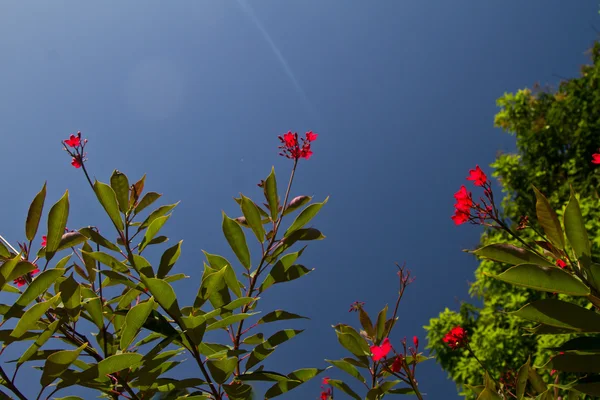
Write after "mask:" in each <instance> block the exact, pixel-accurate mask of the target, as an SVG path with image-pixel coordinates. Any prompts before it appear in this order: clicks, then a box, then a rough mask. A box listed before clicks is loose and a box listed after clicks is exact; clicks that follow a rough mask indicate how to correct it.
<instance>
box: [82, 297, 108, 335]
mask: <svg viewBox="0 0 600 400" xmlns="http://www.w3.org/2000/svg"><path fill="white" fill-rule="evenodd" d="M83 308H84V309H85V310H86V311H87V312H88V314H90V317H91V318H92V322H94V324H96V326H97V327H98V329H104V318H103V314H102V302H101V301H100V297H94V298H91V299H88V300H87V301H85V302H84V303H83Z"/></svg>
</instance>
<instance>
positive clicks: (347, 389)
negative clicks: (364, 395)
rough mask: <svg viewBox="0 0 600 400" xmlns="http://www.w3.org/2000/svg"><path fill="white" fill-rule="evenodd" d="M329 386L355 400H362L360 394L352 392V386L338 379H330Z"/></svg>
mask: <svg viewBox="0 0 600 400" xmlns="http://www.w3.org/2000/svg"><path fill="white" fill-rule="evenodd" d="M329 384H330V385H331V386H333V387H334V388H336V389H339V390H341V391H342V392H344V393H346V394H347V395H348V396H350V397H352V398H353V399H355V400H361V397H360V396H359V395H358V394H356V392H355V391H354V390H352V389H351V388H350V386H348V385H347V384H345V383H344V382H342V381H340V380H337V379H329Z"/></svg>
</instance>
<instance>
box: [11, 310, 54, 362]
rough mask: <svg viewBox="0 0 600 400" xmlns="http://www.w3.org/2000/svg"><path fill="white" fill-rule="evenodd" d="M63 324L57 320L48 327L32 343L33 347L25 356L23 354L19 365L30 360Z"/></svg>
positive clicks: (26, 351) (28, 349)
mask: <svg viewBox="0 0 600 400" xmlns="http://www.w3.org/2000/svg"><path fill="white" fill-rule="evenodd" d="M61 322H62V321H60V320H58V319H57V320H56V321H54V322H52V323H51V324H50V325H48V327H47V328H46V329H45V330H44V331H43V332H42V333H40V335H39V336H38V337H37V339H36V340H35V342H34V343H32V344H31V346H29V347H28V348H27V350H25V352H24V353H23V354H21V356H20V357H19V360H18V361H17V365H21V364H23V363H24V362H25V361H27V360H29V359H30V357H31V356H33V355H34V354H35V353H36V352H37V351H38V350H39V349H40V348H41V347H42V346H43V345H44V344H46V342H47V341H48V339H50V338H51V337H52V335H54V333H55V332H56V331H57V330H58V328H59V324H61Z"/></svg>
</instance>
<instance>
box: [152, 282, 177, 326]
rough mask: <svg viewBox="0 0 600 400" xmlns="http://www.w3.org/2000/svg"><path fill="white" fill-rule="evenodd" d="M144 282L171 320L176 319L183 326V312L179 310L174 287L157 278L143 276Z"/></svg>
mask: <svg viewBox="0 0 600 400" xmlns="http://www.w3.org/2000/svg"><path fill="white" fill-rule="evenodd" d="M142 282H144V285H146V287H147V288H148V290H149V291H150V293H151V294H152V296H154V299H155V300H156V302H157V303H158V304H160V306H161V307H162V308H163V309H164V310H165V311H167V313H169V316H170V317H171V318H173V319H175V320H176V321H177V322H178V323H179V324H180V325H181V324H182V321H181V317H182V315H181V310H180V309H179V304H178V303H177V297H176V296H175V291H174V290H173V287H171V285H169V284H168V283H167V282H165V281H164V280H162V279H157V278H146V277H144V276H142Z"/></svg>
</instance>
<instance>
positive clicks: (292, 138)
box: [278, 131, 319, 160]
mask: <svg viewBox="0 0 600 400" xmlns="http://www.w3.org/2000/svg"><path fill="white" fill-rule="evenodd" d="M305 136H306V137H305V138H300V140H298V133H292V132H291V131H290V132H288V133H286V134H285V135H283V136H278V138H279V140H280V141H281V146H279V148H280V149H281V153H279V155H280V156H284V157H287V158H292V159H294V160H297V159H299V158H305V159H307V160H308V159H309V158H310V156H312V154H313V152H312V150H311V149H310V145H311V143H312V142H314V141H315V140H317V137H318V136H319V135H317V134H316V133H313V132H312V131H310V132H306V135H305Z"/></svg>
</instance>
